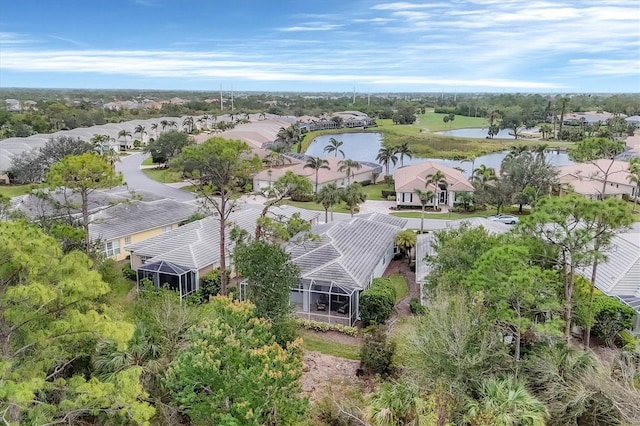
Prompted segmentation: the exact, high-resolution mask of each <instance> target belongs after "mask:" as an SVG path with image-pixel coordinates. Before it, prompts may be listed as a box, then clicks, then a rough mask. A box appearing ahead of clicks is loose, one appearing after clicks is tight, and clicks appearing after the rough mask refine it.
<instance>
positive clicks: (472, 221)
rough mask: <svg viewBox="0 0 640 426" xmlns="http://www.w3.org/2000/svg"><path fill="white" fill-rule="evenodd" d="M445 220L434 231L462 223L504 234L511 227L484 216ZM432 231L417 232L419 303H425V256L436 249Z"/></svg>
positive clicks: (433, 253)
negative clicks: (441, 225)
mask: <svg viewBox="0 0 640 426" xmlns="http://www.w3.org/2000/svg"><path fill="white" fill-rule="evenodd" d="M442 222H446V223H445V224H444V226H443V227H442V228H440V229H437V230H436V231H442V230H447V229H457V228H459V227H460V226H462V225H463V224H466V225H468V226H470V227H472V228H477V227H480V226H482V227H483V228H484V229H485V230H486V231H487V232H488V233H490V234H504V233H506V232H509V231H510V230H511V229H512V228H511V227H510V226H509V225H506V224H504V223H501V222H494V221H492V220H489V219H486V218H484V217H470V218H469V219H457V220H449V221H442ZM434 238H435V236H434V234H433V232H429V233H425V234H418V238H417V241H416V248H415V251H416V284H418V287H419V288H420V300H421V303H423V304H424V303H425V301H426V299H425V294H424V292H423V291H422V290H423V287H424V284H425V283H426V282H427V276H428V275H429V273H430V272H431V264H430V263H429V261H428V260H427V256H435V254H436V251H435V249H434V247H433V243H434Z"/></svg>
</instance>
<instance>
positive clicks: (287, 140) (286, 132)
mask: <svg viewBox="0 0 640 426" xmlns="http://www.w3.org/2000/svg"><path fill="white" fill-rule="evenodd" d="M301 141H302V131H301V130H300V126H298V124H297V123H296V124H292V125H291V126H289V127H287V128H286V129H285V128H284V127H281V128H280V130H279V131H278V134H277V135H276V142H280V143H282V144H284V145H286V146H287V150H291V147H293V145H295V144H297V143H298V144H299V145H298V152H300V151H301V150H302V144H301V143H300V142H301Z"/></svg>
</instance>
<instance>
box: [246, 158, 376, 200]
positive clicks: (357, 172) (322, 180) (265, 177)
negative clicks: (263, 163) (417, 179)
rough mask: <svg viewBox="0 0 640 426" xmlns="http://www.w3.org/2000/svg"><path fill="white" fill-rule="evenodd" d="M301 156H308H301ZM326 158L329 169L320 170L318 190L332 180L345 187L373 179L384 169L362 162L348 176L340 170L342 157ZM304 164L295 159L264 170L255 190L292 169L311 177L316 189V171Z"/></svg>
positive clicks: (254, 184)
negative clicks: (375, 174)
mask: <svg viewBox="0 0 640 426" xmlns="http://www.w3.org/2000/svg"><path fill="white" fill-rule="evenodd" d="M300 158H306V157H305V156H300ZM324 159H325V160H327V161H328V162H329V169H320V170H318V190H320V189H322V187H324V186H325V185H327V184H329V183H332V182H334V183H335V184H336V185H338V187H344V186H347V185H348V184H349V183H354V182H364V181H373V173H378V174H379V173H380V171H381V170H382V169H381V168H380V166H378V165H377V164H373V163H368V162H360V165H361V167H360V168H359V169H351V176H350V177H349V178H347V175H346V174H345V172H340V171H338V169H339V168H340V161H342V158H337V157H324ZM304 165H305V162H304V161H293V162H292V163H290V164H285V165H284V166H281V167H277V168H276V167H274V168H268V169H265V170H262V171H261V172H259V173H257V174H256V175H255V176H254V177H253V190H254V191H257V192H262V191H264V190H265V189H267V188H269V187H270V186H271V185H272V184H273V182H275V181H276V180H278V178H280V177H281V176H283V175H284V174H285V173H286V172H287V171H289V170H290V171H292V172H293V173H295V174H296V175H298V176H305V177H307V178H309V180H310V181H311V183H312V185H313V188H314V191H315V184H316V171H315V169H312V168H305V167H304Z"/></svg>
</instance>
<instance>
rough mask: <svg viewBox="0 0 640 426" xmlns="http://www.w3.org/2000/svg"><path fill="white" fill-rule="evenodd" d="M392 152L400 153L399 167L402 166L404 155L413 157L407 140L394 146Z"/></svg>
mask: <svg viewBox="0 0 640 426" xmlns="http://www.w3.org/2000/svg"><path fill="white" fill-rule="evenodd" d="M394 151H395V152H394V154H398V155H400V167H404V157H405V156H407V157H409V159H411V158H413V152H411V148H409V144H408V143H407V142H404V143H401V144H400V145H397V146H396V147H395V148H394Z"/></svg>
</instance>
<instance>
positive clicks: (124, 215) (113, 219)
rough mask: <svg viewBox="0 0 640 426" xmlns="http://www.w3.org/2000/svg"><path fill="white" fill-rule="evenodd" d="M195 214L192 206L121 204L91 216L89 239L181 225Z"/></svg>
mask: <svg viewBox="0 0 640 426" xmlns="http://www.w3.org/2000/svg"><path fill="white" fill-rule="evenodd" d="M197 211H198V207H197V206H196V205H194V204H187V203H181V202H179V201H174V200H159V201H151V202H144V201H143V202H140V201H133V202H130V203H123V204H119V205H116V206H114V207H111V208H108V209H106V210H102V211H100V212H98V213H96V214H94V215H92V216H91V221H92V223H91V224H90V225H89V235H90V236H91V239H94V240H95V239H103V240H107V241H108V240H112V239H114V238H119V237H125V236H129V235H135V234H138V233H140V232H144V231H149V230H152V229H157V228H160V227H164V226H169V225H172V224H175V223H179V222H182V221H183V220H186V219H188V218H189V217H191V216H192V215H193V214H194V213H196V212H197Z"/></svg>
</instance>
